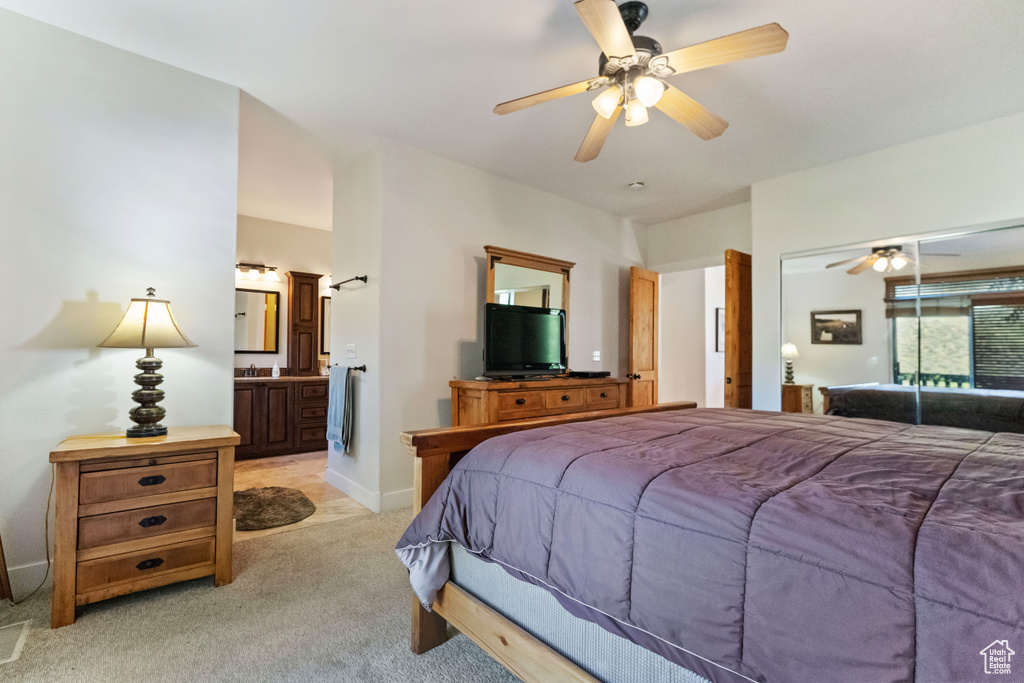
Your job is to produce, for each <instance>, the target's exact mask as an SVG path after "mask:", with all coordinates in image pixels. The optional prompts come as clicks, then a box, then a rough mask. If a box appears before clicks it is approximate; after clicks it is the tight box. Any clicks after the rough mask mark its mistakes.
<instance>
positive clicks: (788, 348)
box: [782, 342, 800, 384]
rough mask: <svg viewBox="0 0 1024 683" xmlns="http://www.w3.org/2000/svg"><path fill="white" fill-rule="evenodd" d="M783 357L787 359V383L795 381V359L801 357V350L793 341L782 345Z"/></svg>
mask: <svg viewBox="0 0 1024 683" xmlns="http://www.w3.org/2000/svg"><path fill="white" fill-rule="evenodd" d="M782 357H783V358H785V359H786V381H785V384H792V383H793V359H794V358H799V357H800V352H799V351H797V350H796V346H795V345H794V344H793V343H792V342H786V343H785V344H783V345H782Z"/></svg>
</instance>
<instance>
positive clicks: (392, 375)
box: [328, 141, 642, 508]
mask: <svg viewBox="0 0 1024 683" xmlns="http://www.w3.org/2000/svg"><path fill="white" fill-rule="evenodd" d="M379 174H380V175H379ZM378 177H379V178H380V184H379V187H380V188H382V191H381V190H379V189H377V188H375V187H374V186H373V185H374V183H373V180H374V179H375V178H378ZM356 185H358V189H356V187H355V186H356ZM335 217H336V218H335V227H334V235H335V242H334V245H335V247H334V254H335V276H336V277H340V275H341V272H340V271H341V270H342V266H341V264H340V262H339V260H340V259H342V258H344V259H346V260H347V262H348V263H349V264H350V266H349V268H350V269H352V270H353V274H355V272H356V271H359V274H362V273H363V272H369V274H370V276H371V281H370V286H368V287H366V288H365V289H363V290H358V289H357V290H354V291H352V292H349V293H347V294H345V295H344V296H338V295H335V301H334V309H335V311H337V312H336V313H335V316H334V319H333V322H332V348H336V349H340V348H343V347H344V345H345V344H347V343H353V342H357V343H360V345H361V346H360V350H359V358H358V362H359V363H362V362H364V361H365V362H366V363H367V365H368V372H367V373H366V376H365V377H362V378H361V381H362V386H361V389H360V394H359V398H360V406H361V410H362V413H361V415H360V422H359V425H360V431H359V432H358V433H357V441H358V443H357V452H356V453H354V454H353V455H354V456H355V457H345V456H339V455H337V454H334V453H332V454H331V456H330V458H329V461H328V467H329V468H330V470H333V471H334V473H335V474H336V475H338V477H344V478H345V479H348V480H349V482H345V481H341V480H340V479H338V478H334V479H332V483H335V482H338V483H340V488H342V490H346V491H352V490H358V489H364V490H366V491H368V492H369V494H370V496H371V497H370V502H371V503H373V502H374V501H377V504H378V505H379V506H381V507H383V508H388V507H398V506H400V505H405V504H408V502H409V501H410V500H411V486H412V463H411V461H410V458H409V455H408V454H407V453H406V452H405V450H404V448H403V447H402V446H401V444H400V443H399V441H398V435H399V433H400V432H401V431H403V430H409V429H426V428H430V427H438V426H447V425H448V424H450V419H451V405H450V398H451V394H450V389H449V387H448V381H449V380H451V379H452V378H454V377H459V378H472V377H474V376H476V375H479V374H480V373H481V372H482V371H483V359H482V352H483V336H482V325H483V320H482V311H483V305H484V301H485V291H484V289H485V286H486V278H485V265H484V264H485V259H484V251H483V247H484V245H485V244H493V245H496V246H502V247H508V248H510V249H517V250H520V251H526V252H532V253H538V254H543V255H546V256H552V257H555V258H562V259H566V260H570V261H575V262H576V266H575V267H574V268H573V270H572V281H571V304H570V313H569V363H570V366H571V367H572V368H574V369H579V370H601V369H606V370H610V371H612V373H613V374H614V375H617V376H621V374H622V373H624V372H625V363H626V356H627V353H628V349H627V347H626V342H625V337H624V335H625V334H626V329H627V325H626V324H625V323H626V316H627V314H628V275H629V266H630V265H639V264H640V263H641V261H642V255H641V253H640V248H639V247H638V245H637V241H636V235H635V233H634V231H633V229H632V227H631V225H630V224H629V223H628V222H626V221H623V220H622V219H619V218H616V217H614V216H611V215H609V214H607V213H604V212H602V211H598V210H596V209H591V208H588V207H584V206H581V205H579V204H576V203H574V202H571V201H569V200H566V199H562V198H559V197H556V196H554V195H551V194H549V193H546V192H543V191H541V190H537V189H535V188H532V187H528V186H525V185H522V184H519V183H515V182H512V181H508V180H505V179H502V178H499V177H497V176H494V175H491V174H489V173H486V172H484V171H480V170H478V169H474V168H471V167H469V166H465V165H462V164H459V163H455V162H452V161H449V160H447V159H443V158H441V157H438V156H435V155H432V154H429V153H426V152H422V151H419V150H416V149H413V148H410V147H406V146H403V145H400V144H397V143H392V142H388V141H382V142H380V143H379V144H378V146H377V147H376V148H375V149H374V150H373V151H372V152H371V153H370V154H369V155H367V156H364V157H363V158H362V159H360V160H359V161H358V162H357V163H356V165H355V166H354V167H350V168H349V169H347V170H346V171H345V172H343V173H341V174H338V176H337V179H336V182H335ZM378 217H379V219H378ZM378 226H379V229H378ZM374 230H377V234H376V236H374V235H373V234H372V232H373V231H374ZM378 249H379V252H378V251H377V250H378ZM376 297H379V306H375V302H374V299H375V298H376ZM344 300H350V301H351V303H350V304H349V305H348V306H346V304H344V303H343V301H344ZM345 309H348V310H349V311H351V312H352V313H351V314H352V315H354V314H355V313H354V312H355V311H357V310H358V311H360V312H361V313H362V317H361V318H360V319H359V320H353V319H348V320H344V319H342V318H341V315H342V312H343V310H345ZM375 311H376V312H375ZM377 315H379V336H378V337H377V339H379V347H377V346H376V345H375V344H374V342H373V337H372V335H373V334H374V333H375V331H377V330H376V326H377V325H378V319H377V317H376V316H377ZM363 349H367V351H366V352H365V355H364V351H363ZM595 350H599V351H601V357H602V360H601V361H600V362H596V363H595V362H593V361H592V360H591V354H592V353H593V351H595ZM378 353H379V356H377V357H375V356H376V354H378ZM371 403H375V404H377V405H379V411H380V419H379V425H378V426H377V429H376V430H375V431H374V432H371V431H370V430H371V428H372V417H371V415H369V414H368V413H369V412H372V411H373V410H374V408H372V407H370V404H371ZM375 443H376V447H375ZM374 458H377V459H378V460H377V462H378V463H379V467H378V470H379V477H380V478H379V481H377V482H375V481H374V477H373V473H372V470H373V467H372V465H370V466H368V465H367V462H368V461H372V460H373V459H374ZM329 476H332V477H333V476H334V475H331V474H330V472H329ZM336 485H337V484H336ZM357 487H358V488H357ZM371 507H372V505H371Z"/></svg>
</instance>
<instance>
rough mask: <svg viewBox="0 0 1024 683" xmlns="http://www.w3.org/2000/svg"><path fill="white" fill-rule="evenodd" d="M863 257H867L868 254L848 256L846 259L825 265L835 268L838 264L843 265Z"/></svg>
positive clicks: (827, 267) (826, 267)
mask: <svg viewBox="0 0 1024 683" xmlns="http://www.w3.org/2000/svg"><path fill="white" fill-rule="evenodd" d="M862 258H867V256H854V257H853V258H848V259H846V260H845V261H836V262H835V263H830V264H828V265H827V266H825V269H826V270H827V269H829V268H835V267H836V266H841V265H843V264H844V263H850V262H851V261H859V260H860V259H862Z"/></svg>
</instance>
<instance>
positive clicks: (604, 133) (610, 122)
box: [575, 107, 622, 162]
mask: <svg viewBox="0 0 1024 683" xmlns="http://www.w3.org/2000/svg"><path fill="white" fill-rule="evenodd" d="M621 111H622V108H621V107H618V108H616V109H615V113H614V114H612V116H611V118H607V119H606V118H605V117H603V116H601V115H600V114H598V115H597V117H596V118H595V119H594V122H593V123H592V124H590V130H588V131H587V137H585V138H583V144H581V145H580V148H579V150H577V152H576V157H575V158H576V161H581V162H582V161H590V160H591V159H596V158H597V155H598V154H600V153H601V148H602V147H604V141H605V140H607V139H608V133H611V132H612V126H614V125H615V122H616V121H617V120H618V119H619V112H621Z"/></svg>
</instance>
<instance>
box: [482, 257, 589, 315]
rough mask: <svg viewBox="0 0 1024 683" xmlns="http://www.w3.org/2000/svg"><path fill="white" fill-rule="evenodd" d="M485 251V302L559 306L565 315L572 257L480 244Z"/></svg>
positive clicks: (546, 306)
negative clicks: (567, 259)
mask: <svg viewBox="0 0 1024 683" xmlns="http://www.w3.org/2000/svg"><path fill="white" fill-rule="evenodd" d="M484 251H485V252H487V303H489V304H507V305H511V306H535V307H539V308H560V309H562V310H563V311H565V315H566V319H568V317H569V272H570V271H571V270H572V267H573V266H574V265H576V264H575V263H573V262H572V261H563V260H561V259H555V258H550V257H547V256H539V255H537V254H528V253H526V252H523V251H514V250H512V249H503V248H502V247H492V246H486V247H484Z"/></svg>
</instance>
